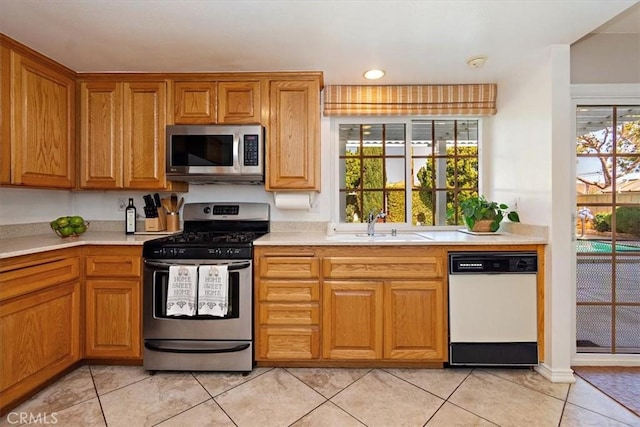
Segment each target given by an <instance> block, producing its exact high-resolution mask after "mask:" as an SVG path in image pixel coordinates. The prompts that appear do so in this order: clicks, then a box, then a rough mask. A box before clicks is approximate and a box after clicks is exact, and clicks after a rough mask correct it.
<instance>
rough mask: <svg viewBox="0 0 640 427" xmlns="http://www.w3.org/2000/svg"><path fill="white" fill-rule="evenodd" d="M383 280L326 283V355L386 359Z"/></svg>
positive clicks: (323, 341)
mask: <svg viewBox="0 0 640 427" xmlns="http://www.w3.org/2000/svg"><path fill="white" fill-rule="evenodd" d="M382 291H383V283H382V282H377V281H343V282H335V281H325V282H324V283H323V290H322V294H323V298H322V304H323V317H322V357H323V358H325V359H382V357H383V355H382V340H383V338H382V333H383V329H382V324H383V310H382V303H383V292H382Z"/></svg>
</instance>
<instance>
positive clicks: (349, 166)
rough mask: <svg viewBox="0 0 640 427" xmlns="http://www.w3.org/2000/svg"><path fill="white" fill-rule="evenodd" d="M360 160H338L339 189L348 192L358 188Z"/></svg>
mask: <svg viewBox="0 0 640 427" xmlns="http://www.w3.org/2000/svg"><path fill="white" fill-rule="evenodd" d="M361 181H362V180H361V178H360V159H357V158H346V159H340V182H342V183H343V184H342V186H341V188H344V189H347V190H350V189H353V188H360V182H361Z"/></svg>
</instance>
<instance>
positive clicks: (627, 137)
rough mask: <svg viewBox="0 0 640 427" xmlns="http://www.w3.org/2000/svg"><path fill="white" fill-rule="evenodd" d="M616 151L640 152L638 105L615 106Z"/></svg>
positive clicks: (639, 115)
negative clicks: (616, 120)
mask: <svg viewBox="0 0 640 427" xmlns="http://www.w3.org/2000/svg"><path fill="white" fill-rule="evenodd" d="M616 113H617V116H618V117H617V119H618V123H617V124H618V126H617V129H616V132H617V135H616V136H617V141H616V152H618V153H621V154H629V153H640V107H637V106H636V107H624V106H619V107H616Z"/></svg>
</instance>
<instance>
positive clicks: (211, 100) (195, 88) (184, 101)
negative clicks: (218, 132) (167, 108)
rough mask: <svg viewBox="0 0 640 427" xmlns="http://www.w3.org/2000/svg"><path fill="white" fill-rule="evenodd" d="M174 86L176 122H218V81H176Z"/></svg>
mask: <svg viewBox="0 0 640 427" xmlns="http://www.w3.org/2000/svg"><path fill="white" fill-rule="evenodd" d="M173 87H174V96H175V116H174V120H175V123H176V124H198V123H199V124H213V123H216V121H217V112H216V102H217V85H216V82H175V83H174V86H173Z"/></svg>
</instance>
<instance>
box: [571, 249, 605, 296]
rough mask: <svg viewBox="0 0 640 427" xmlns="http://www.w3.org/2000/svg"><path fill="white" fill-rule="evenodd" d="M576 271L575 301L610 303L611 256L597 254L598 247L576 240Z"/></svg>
mask: <svg viewBox="0 0 640 427" xmlns="http://www.w3.org/2000/svg"><path fill="white" fill-rule="evenodd" d="M576 243H577V245H578V251H579V252H580V253H578V258H577V260H578V266H577V269H576V287H577V294H576V297H577V301H579V302H611V283H612V282H611V273H612V271H613V270H612V269H613V267H612V259H611V256H601V255H602V254H601V253H597V251H598V250H599V246H598V245H597V244H595V243H597V242H594V241H590V240H583V241H581V240H578V241H577V242H576Z"/></svg>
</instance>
